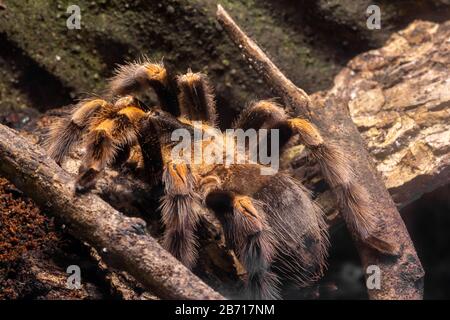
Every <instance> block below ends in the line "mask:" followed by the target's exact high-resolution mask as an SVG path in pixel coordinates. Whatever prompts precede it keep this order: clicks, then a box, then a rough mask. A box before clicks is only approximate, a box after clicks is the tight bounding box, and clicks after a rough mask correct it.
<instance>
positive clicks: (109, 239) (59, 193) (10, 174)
mask: <svg viewBox="0 0 450 320" xmlns="http://www.w3.org/2000/svg"><path fill="white" fill-rule="evenodd" d="M0 173H1V174H2V175H3V176H5V177H6V178H8V179H9V180H10V181H11V182H13V183H14V184H15V185H16V186H17V187H19V188H20V189H21V190H22V191H24V192H25V193H26V194H27V195H28V196H29V197H30V198H32V199H33V200H34V201H35V202H36V203H38V204H39V205H41V206H43V207H46V208H47V210H48V211H49V212H51V213H52V214H54V215H55V216H56V217H58V218H60V219H61V220H62V221H63V222H64V223H65V224H66V225H67V227H68V229H69V232H71V233H72V234H73V235H74V236H76V237H77V238H79V239H80V240H82V241H86V242H88V243H90V244H91V245H92V246H93V247H94V248H96V250H97V251H98V252H99V253H101V255H102V257H103V259H104V260H105V261H107V262H108V263H109V264H111V265H113V266H116V267H118V268H120V269H123V270H125V271H127V272H128V273H130V274H131V275H132V276H134V277H135V278H136V279H137V280H138V281H140V282H141V283H142V284H143V285H144V286H145V287H147V288H149V289H150V290H151V291H152V292H155V293H156V294H157V295H158V296H160V297H162V298H166V299H223V297H222V296H221V295H220V294H218V293H217V292H215V291H214V290H212V289H211V288H210V287H208V286H207V285H206V284H205V283H203V282H202V281H201V280H200V279H199V278H197V277H196V276H195V275H194V274H192V273H191V272H190V271H189V270H188V269H187V268H185V267H184V266H183V265H181V264H180V263H179V262H178V261H177V260H176V259H175V258H174V257H172V256H171V255H170V254H169V253H168V252H167V251H165V250H164V249H163V248H162V247H161V246H160V245H159V244H158V243H157V241H156V240H155V239H154V238H152V237H151V236H149V235H148V234H147V233H146V231H145V230H146V226H145V222H144V221H143V220H141V219H138V218H130V217H126V216H124V215H123V214H121V213H120V212H118V211H116V210H115V209H113V208H112V207H111V206H110V205H109V204H107V203H106V202H104V201H103V200H101V199H100V198H99V197H98V196H96V195H93V194H86V195H75V194H74V188H73V177H72V176H71V175H70V174H68V173H67V172H66V171H64V170H63V169H61V168H60V167H59V166H58V165H57V164H56V163H55V162H54V161H53V160H51V159H50V158H49V157H48V156H46V154H45V152H43V151H42V150H41V149H40V148H39V147H37V146H36V145H33V144H31V143H30V142H28V141H27V140H26V139H25V138H23V137H21V136H19V135H18V134H17V133H16V132H15V131H14V130H12V129H10V128H8V127H6V126H3V125H0Z"/></svg>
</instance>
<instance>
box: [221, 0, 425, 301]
mask: <svg viewBox="0 0 450 320" xmlns="http://www.w3.org/2000/svg"><path fill="white" fill-rule="evenodd" d="M217 16H218V19H219V21H220V23H221V25H222V26H223V28H224V29H225V30H226V32H227V33H228V35H229V36H230V38H231V39H232V40H233V42H234V43H235V44H236V45H237V46H239V48H240V49H241V50H242V52H243V54H244V56H245V57H246V59H247V61H248V62H249V63H250V64H251V65H252V66H253V67H254V68H255V69H256V71H257V72H258V73H259V74H260V75H261V76H262V77H263V78H264V79H265V80H266V82H267V84H269V85H270V86H271V87H272V88H273V89H274V91H275V92H276V94H277V95H279V96H280V97H281V99H282V100H283V102H284V104H285V105H286V106H287V107H288V108H290V109H291V110H293V111H294V112H295V113H296V114H297V115H302V116H305V117H308V118H309V119H311V120H312V121H313V122H314V123H315V124H316V125H318V126H319V128H320V130H321V132H322V134H323V136H324V138H325V139H333V140H336V141H339V145H340V146H341V147H342V148H343V150H344V151H345V152H347V153H348V154H352V160H353V161H352V166H353V168H355V170H356V172H357V183H359V184H361V185H364V186H366V188H367V190H368V191H369V192H370V194H371V195H372V197H373V198H374V200H373V201H372V203H371V205H372V206H371V209H372V210H373V211H374V214H377V215H379V216H380V217H381V218H382V220H383V221H384V223H385V225H386V228H384V230H380V231H381V232H382V235H383V238H384V239H386V240H388V241H389V242H391V243H396V244H398V245H399V252H398V256H397V257H387V256H384V255H382V254H379V253H377V252H374V251H373V250H372V249H370V248H369V247H368V246H367V245H366V244H364V243H360V242H358V240H357V239H356V238H355V241H356V242H357V248H358V251H359V254H360V257H361V260H362V263H363V266H364V269H365V268H366V267H368V266H370V265H376V266H378V267H379V268H380V270H381V276H382V281H381V282H382V287H381V289H380V290H377V289H375V290H370V289H368V293H369V297H370V298H371V299H421V298H422V297H423V277H424V271H423V269H422V266H421V264H420V261H419V259H418V257H417V254H416V252H415V249H414V246H413V244H412V241H411V239H410V238H409V235H408V232H407V230H406V227H405V225H404V223H403V221H402V219H401V217H400V214H399V213H398V211H397V209H396V207H395V204H394V202H393V201H392V199H391V197H390V195H389V193H388V192H387V190H386V188H385V186H384V184H383V181H382V180H381V178H380V176H379V175H378V173H377V172H376V169H375V168H374V165H373V161H372V159H371V158H370V156H369V154H368V152H367V151H366V148H365V145H364V142H363V140H362V138H361V136H360V134H359V132H358V130H357V128H356V126H355V125H354V123H353V122H352V119H351V117H350V115H349V113H348V110H347V108H346V104H345V103H343V102H342V101H340V100H339V99H336V98H335V96H334V95H332V96H330V97H328V98H327V99H317V98H316V97H314V98H313V99H310V98H309V97H308V96H307V94H306V93H305V92H304V91H303V90H301V89H300V88H298V87H296V86H295V85H294V84H293V83H292V82H291V81H290V80H289V79H287V78H286V77H285V76H284V75H283V73H282V72H281V71H280V70H279V69H278V68H277V67H276V66H275V65H274V64H273V63H272V62H271V60H270V59H269V58H268V57H267V56H266V55H265V54H264V52H263V51H262V50H261V49H260V48H259V47H258V46H257V44H256V43H255V42H254V41H252V40H251V39H250V38H248V37H247V36H246V35H245V34H244V33H243V32H242V30H241V29H240V28H239V27H238V25H237V24H236V23H235V22H234V21H233V20H232V19H231V17H230V16H229V15H228V13H227V12H226V11H225V10H224V9H223V8H222V7H221V6H220V5H219V7H218V11H217Z"/></svg>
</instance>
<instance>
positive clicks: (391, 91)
mask: <svg viewBox="0 0 450 320" xmlns="http://www.w3.org/2000/svg"><path fill="white" fill-rule="evenodd" d="M449 65H450V23H449V22H446V23H443V24H441V25H438V24H435V23H430V22H423V21H416V22H414V23H412V24H411V25H410V26H408V28H406V29H405V30H403V31H401V32H399V33H396V34H394V35H393V36H392V37H391V38H390V39H389V41H388V42H387V44H386V45H385V46H384V47H382V48H381V49H377V50H372V51H368V52H367V53H363V54H361V55H359V56H357V57H356V58H354V59H353V60H351V61H350V62H349V63H348V65H347V67H346V68H344V69H343V70H342V71H341V72H340V73H339V74H338V75H337V76H336V78H335V85H334V87H333V88H332V89H331V90H330V91H328V92H319V93H317V94H315V95H314V97H315V98H318V99H322V100H325V99H327V98H329V97H333V98H334V99H337V100H340V101H341V102H342V103H344V104H347V105H348V107H349V111H350V114H351V116H352V119H353V121H354V122H355V124H356V125H357V127H358V129H359V131H360V132H361V134H362V136H363V138H364V140H365V141H366V143H367V147H368V150H369V152H370V153H371V154H372V156H373V158H374V159H375V162H376V166H377V169H378V171H379V172H380V173H381V174H382V176H383V179H384V181H385V183H386V186H387V188H388V189H389V191H390V193H391V195H392V196H393V198H394V200H395V202H396V203H397V205H398V206H399V207H403V206H405V205H407V204H408V203H410V202H412V201H414V200H416V199H418V198H419V197H421V196H422V195H423V194H425V193H427V192H430V191H432V190H435V189H437V188H438V187H440V186H443V185H446V184H448V183H449V182H450V147H449V141H450V73H449V70H448V66H449ZM297 150H298V149H297ZM296 154H298V152H296V151H295V149H293V150H292V153H290V154H289V156H288V159H292V157H293V156H294V157H295V155H296ZM299 159H302V158H301V157H300V158H297V163H298V164H301V163H303V162H302V161H299ZM293 163H294V167H296V166H298V164H297V165H296V161H294V162H293ZM296 172H297V175H298V177H300V178H302V179H304V180H306V181H307V182H309V183H310V184H316V185H318V184H320V183H319V182H318V180H317V177H315V176H314V173H311V172H308V175H307V176H305V169H304V168H303V169H298V170H296ZM311 176H312V177H313V178H311ZM308 180H309V181H308ZM319 180H320V179H319ZM322 201H323V203H324V205H325V207H327V208H328V209H329V210H330V205H332V202H330V200H329V199H328V193H327V196H322Z"/></svg>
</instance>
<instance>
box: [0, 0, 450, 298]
mask: <svg viewBox="0 0 450 320" xmlns="http://www.w3.org/2000/svg"><path fill="white" fill-rule="evenodd" d="M219 2H220V3H221V4H222V5H223V6H224V7H225V8H226V9H227V10H228V11H229V12H230V14H231V15H232V16H233V17H235V19H236V20H237V21H238V22H239V23H240V25H241V26H242V28H243V29H244V30H246V31H247V32H248V34H250V35H251V36H252V37H253V38H254V39H255V40H257V42H258V43H259V44H260V45H261V46H262V47H263V48H264V49H265V50H266V51H267V52H268V54H269V55H270V57H271V58H272V59H273V61H274V62H275V63H276V64H277V65H278V66H279V67H280V68H281V69H282V70H283V71H284V72H285V73H286V75H287V76H288V77H289V78H290V79H292V80H293V82H294V83H295V84H297V85H298V86H300V87H302V88H303V89H305V90H306V91H307V92H308V93H314V92H317V91H320V90H327V89H329V88H330V87H332V85H333V80H334V77H335V76H336V75H337V74H338V72H339V71H340V70H341V69H342V68H343V67H344V66H345V65H346V64H347V62H348V61H349V60H350V59H352V58H353V57H355V56H357V55H358V54H360V53H363V52H366V51H368V50H371V49H375V48H379V47H382V46H383V45H384V44H385V43H386V41H387V39H388V38H389V37H390V36H391V35H392V33H394V32H396V31H399V30H402V29H404V28H405V27H406V26H407V25H408V24H409V23H411V22H412V21H414V20H416V19H422V20H427V21H433V22H438V23H440V22H443V21H447V20H449V19H450V1H448V0H418V1H417V0H416V1H412V0H403V1H402V0H399V1H389V0H379V1H369V0H367V1H366V0H356V1H354V0H342V1H337V0H328V1H326V0H297V1H296V0H276V1H275V0H223V1H215V0H184V1H183V0H159V1H144V0H141V1H139V0H134V1H133V0H131V1H130V0H99V1H81V0H76V1H26V0H24V1H14V0H11V1H8V0H0V123H3V124H6V125H8V126H11V127H13V128H16V129H22V128H25V127H26V126H27V125H29V124H30V123H31V122H32V121H33V120H34V119H36V118H38V117H39V116H40V115H41V114H43V113H45V112H48V111H49V110H52V109H54V108H58V107H61V106H64V105H68V104H71V103H73V102H74V101H76V99H79V98H82V97H85V96H87V95H89V94H90V93H100V92H101V91H102V90H103V89H104V87H105V79H107V78H108V77H110V76H111V75H112V73H113V70H114V67H115V65H116V64H118V63H124V62H125V61H128V60H134V59H136V58H139V57H140V56H142V55H143V54H145V55H147V56H149V57H151V58H152V59H154V60H156V61H158V60H161V59H164V63H165V64H166V65H167V66H168V68H169V69H172V70H174V71H176V72H185V71H186V70H187V68H189V67H191V68H192V69H193V70H194V71H204V72H207V73H208V75H209V76H210V77H211V78H212V83H214V85H215V88H216V93H217V102H218V110H219V115H220V125H221V127H223V128H226V127H227V126H229V125H230V123H231V121H232V120H233V119H234V118H235V116H236V115H237V113H238V112H239V110H241V109H242V108H243V107H245V106H246V104H247V103H248V102H249V101H251V100H254V99H262V98H268V97H271V96H272V94H271V91H270V89H269V88H268V87H267V86H266V85H265V84H264V83H263V81H262V80H261V79H259V78H258V77H257V76H256V74H255V72H254V71H253V70H251V68H249V66H248V65H247V64H246V63H245V62H244V60H243V59H242V57H241V55H240V53H239V51H238V50H237V49H236V48H235V47H234V46H233V45H232V44H231V42H230V41H229V40H228V38H227V37H226V35H225V34H224V33H223V32H222V29H221V27H220V26H219V25H218V24H217V22H216V20H215V10H216V5H217V3H219ZM72 4H75V5H78V6H79V7H80V9H81V29H79V30H76V29H75V30H69V29H68V28H67V26H66V20H67V19H68V17H69V16H70V13H67V8H68V6H69V5H72ZM371 4H377V5H379V6H380V8H381V14H382V28H381V30H369V29H368V28H367V26H366V19H367V16H366V8H367V7H368V6H369V5H371ZM149 99H152V97H151V96H150V97H149ZM444 108H445V106H444ZM447 108H448V107H447ZM401 213H402V216H403V218H404V220H405V223H406V225H407V227H408V230H409V232H410V235H411V238H412V240H413V242H414V244H415V246H416V249H417V251H418V255H419V257H420V259H421V261H422V263H423V266H424V268H425V271H426V278H425V298H427V299H444V298H446V299H448V298H450V233H449V230H450V186H443V187H440V188H439V189H436V190H430V192H429V193H427V194H425V195H424V196H422V197H421V198H420V199H418V200H417V201H414V202H413V203H411V204H409V205H408V206H406V207H404V208H403V209H402V210H401ZM0 214H1V218H0V298H3V299H5V298H7V299H15V298H77V299H78V298H116V296H115V294H114V293H111V292H110V291H108V290H106V289H105V284H104V282H105V280H104V279H105V278H104V276H102V275H101V273H102V271H99V270H98V268H97V266H96V264H95V263H94V262H92V260H91V258H90V255H89V252H88V250H87V249H86V248H85V247H84V246H83V244H80V243H78V242H77V241H76V240H75V239H72V238H71V237H70V236H68V235H67V234H65V233H64V230H62V229H61V228H60V226H57V223H55V222H54V221H53V220H51V219H49V218H47V217H46V216H45V215H44V214H43V212H41V211H40V209H39V208H36V207H35V206H34V204H33V203H32V202H31V201H30V200H28V199H27V198H26V197H25V195H23V194H22V193H21V191H20V190H18V189H16V188H15V187H14V186H12V185H11V184H9V182H7V181H6V180H5V179H2V178H1V177H0ZM331 243H332V250H331V258H330V263H329V265H330V268H329V271H328V272H327V275H326V277H325V278H324V279H323V280H322V281H321V289H320V291H321V295H320V298H324V299H325V298H327V299H335V298H341V299H342V298H356V299H364V298H367V294H366V291H365V287H364V281H363V274H362V270H361V268H360V263H359V258H358V255H357V252H356V249H355V248H354V245H353V243H352V241H351V239H350V237H349V235H348V233H347V231H346V230H345V228H343V227H340V228H336V229H335V230H333V233H332V241H331ZM69 262H76V263H77V264H80V263H81V264H82V265H83V266H84V270H88V271H87V273H86V281H87V285H86V288H85V291H83V292H78V293H76V292H69V291H64V290H58V289H57V283H58V281H60V279H62V278H61V277H62V276H63V275H64V272H65V270H64V267H63V266H65V265H67V264H68V263H69ZM45 268H47V269H48V270H52V273H51V274H52V275H53V277H54V279H50V280H49V279H44V278H45V277H38V276H36V275H35V274H33V271H32V270H37V269H39V270H40V269H45ZM99 274H100V275H99ZM99 279H100V280H99ZM136 286H137V285H136ZM136 290H138V291H139V290H142V289H136Z"/></svg>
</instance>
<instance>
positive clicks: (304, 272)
mask: <svg viewBox="0 0 450 320" xmlns="http://www.w3.org/2000/svg"><path fill="white" fill-rule="evenodd" d="M147 87H151V88H153V89H154V91H155V93H156V95H157V96H158V98H159V104H160V106H158V107H152V108H148V107H146V106H145V105H144V104H142V103H140V102H139V101H138V100H137V99H135V98H133V97H132V96H129V95H130V94H134V93H137V92H138V91H140V90H142V89H145V88H147ZM106 96H107V97H108V99H109V101H106V100H103V99H89V100H84V101H81V102H80V103H78V104H77V105H76V106H75V107H74V108H73V110H72V112H71V113H70V114H69V115H68V116H67V117H66V118H63V119H61V121H59V122H58V123H57V124H56V125H55V126H54V127H53V128H52V130H51V134H50V139H49V153H50V155H51V156H52V157H53V158H54V159H55V160H56V161H57V162H58V163H60V162H61V161H62V160H63V158H64V157H65V156H66V155H67V154H68V152H69V151H70V150H71V149H72V147H73V146H74V145H75V144H76V143H78V142H79V141H83V142H84V144H85V145H86V153H85V156H84V158H83V160H82V164H81V166H80V168H79V175H78V177H77V180H76V189H77V190H78V191H84V190H87V189H89V188H90V187H92V186H93V185H94V184H95V181H96V178H97V176H98V175H99V173H101V171H102V170H103V169H104V168H105V166H107V165H111V164H115V165H117V164H120V163H123V162H125V161H127V160H128V158H129V153H130V148H131V147H133V146H139V147H140V150H141V153H142V162H143V167H144V171H145V173H146V174H147V180H148V182H149V183H152V184H153V183H155V181H156V182H157V181H162V183H163V185H164V195H163V197H162V199H161V213H162V222H163V224H164V226H165V234H164V243H163V244H164V246H165V247H166V249H167V250H168V251H170V252H171V253H172V254H173V255H174V256H175V257H177V258H178V259H179V260H181V261H182V262H183V263H184V264H185V265H186V266H187V267H192V266H193V265H194V263H195V261H196V256H197V255H196V253H197V248H196V247H197V240H196V234H195V231H196V227H197V224H198V221H199V218H200V217H201V216H202V214H203V212H204V210H211V211H212V212H213V213H214V214H215V215H216V217H217V218H218V220H219V221H220V222H221V224H222V227H223V230H224V235H225V239H226V242H227V244H228V245H229V247H230V248H232V249H234V251H235V253H236V255H237V257H238V258H239V259H240V261H241V262H242V264H243V265H244V267H245V268H246V270H247V273H248V281H247V287H248V294H249V297H253V298H263V299H270V298H279V297H280V292H279V283H280V281H281V280H282V279H291V280H293V281H295V283H297V284H298V285H300V286H304V285H307V284H309V283H310V282H311V281H314V280H315V279H317V278H319V277H320V276H321V275H322V273H323V270H324V266H325V259H326V255H327V248H328V238H327V232H326V224H325V222H324V217H323V214H322V212H321V210H320V209H319V207H318V206H317V205H316V204H315V203H314V202H313V201H312V200H311V198H310V196H309V194H308V192H307V190H306V189H305V188H304V187H303V186H302V185H301V184H300V182H298V181H296V180H295V179H293V178H292V177H291V176H289V175H288V174H286V173H283V172H275V173H273V174H271V175H262V174H261V168H262V167H263V165H262V164H259V163H256V162H252V161H247V162H245V163H241V164H231V165H228V166H227V165H224V164H221V163H209V162H205V161H203V160H201V161H200V162H198V161H194V159H193V158H189V157H188V158H184V160H183V161H180V160H179V159H174V157H173V152H172V151H173V149H174V146H175V144H174V142H173V141H172V139H171V134H172V133H173V132H174V130H176V129H183V130H186V132H189V133H192V132H194V131H195V130H200V131H202V132H207V131H210V130H214V129H215V126H216V108H215V102H214V96H213V91H212V87H211V86H210V84H209V82H208V80H207V78H206V76H205V75H204V74H201V73H192V72H191V71H189V72H188V73H186V74H184V75H180V76H178V77H176V78H175V79H174V78H171V77H170V75H169V74H168V72H167V71H166V69H165V68H164V66H163V65H162V64H154V63H151V62H148V61H142V62H138V63H131V64H128V65H125V66H122V67H120V68H119V69H118V71H117V74H116V75H115V76H114V77H113V79H112V80H111V82H110V85H109V91H108V92H107V95H106ZM200 122H201V123H200ZM234 127H236V128H242V129H244V130H246V129H250V128H253V129H261V128H266V129H278V130H279V145H280V148H283V147H284V146H286V144H287V143H288V142H289V141H290V140H291V138H292V137H293V136H298V137H299V138H300V141H301V143H303V144H304V145H305V146H306V147H308V148H309V149H310V152H311V155H312V156H313V158H314V159H316V160H317V161H318V163H319V165H320V167H321V169H322V171H323V174H324V175H326V176H327V177H328V181H331V182H332V183H331V184H332V185H331V187H332V188H335V189H338V190H341V191H340V193H339V194H341V195H342V196H341V197H340V198H339V199H338V201H341V202H344V204H345V205H344V208H347V209H348V210H347V212H343V214H346V215H348V216H349V217H350V218H351V221H353V222H354V225H353V228H354V230H353V231H354V232H356V233H357V234H358V235H360V237H361V238H362V239H363V240H367V239H369V238H370V237H372V236H373V232H374V230H375V229H374V228H375V223H374V221H375V220H374V219H373V217H371V216H368V215H367V214H366V211H365V210H364V206H365V205H366V203H367V201H368V195H367V194H366V193H365V191H364V189H361V188H358V186H356V185H355V184H353V182H352V181H353V180H352V171H351V168H350V167H349V165H348V162H347V160H346V157H345V156H344V154H342V153H341V152H340V151H339V149H338V148H336V147H335V146H334V145H332V144H329V143H326V142H325V141H324V140H323V139H322V137H321V135H320V133H319V132H318V130H317V129H316V128H315V126H314V125H313V124H311V123H309V122H308V121H306V120H304V119H299V118H294V119H290V118H288V117H287V116H286V114H285V112H284V110H283V109H282V108H281V107H280V106H278V105H276V104H275V103H274V102H272V101H259V102H256V103H253V104H251V105H250V106H249V107H248V108H246V109H245V110H244V111H243V112H242V114H241V115H240V117H239V118H238V119H237V120H236V121H235V124H234ZM216 131H217V130H216ZM200 136H201V135H200ZM226 139H227V137H226V136H225V135H219V136H218V137H217V136H216V139H215V140H208V141H204V140H202V138H198V137H196V136H195V135H194V134H193V133H192V144H200V146H201V148H206V147H207V146H210V145H211V144H214V143H215V144H217V143H223V142H224V141H225V140H226ZM235 152H241V151H239V150H235ZM374 243H375V245H374V246H376V244H377V243H376V242H374Z"/></svg>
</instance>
